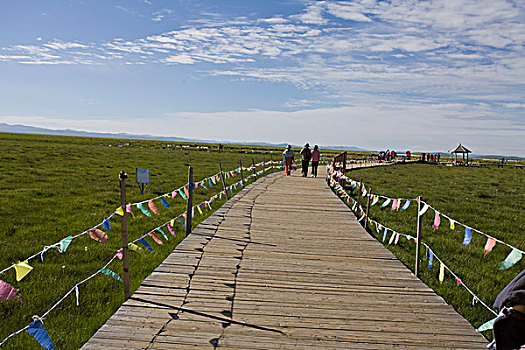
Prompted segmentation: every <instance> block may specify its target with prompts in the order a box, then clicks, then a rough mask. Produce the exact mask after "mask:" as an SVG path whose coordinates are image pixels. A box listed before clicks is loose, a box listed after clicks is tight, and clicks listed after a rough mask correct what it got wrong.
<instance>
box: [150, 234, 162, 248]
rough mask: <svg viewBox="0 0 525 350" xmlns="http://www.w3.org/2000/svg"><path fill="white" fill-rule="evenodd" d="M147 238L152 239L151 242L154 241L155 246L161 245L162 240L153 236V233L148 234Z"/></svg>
mask: <svg viewBox="0 0 525 350" xmlns="http://www.w3.org/2000/svg"><path fill="white" fill-rule="evenodd" d="M148 236H150V237H151V238H153V240H154V241H155V242H157V244H160V245H162V240H161V239H160V238H159V237H158V236H157V235H156V234H154V233H153V232H150V233H148Z"/></svg>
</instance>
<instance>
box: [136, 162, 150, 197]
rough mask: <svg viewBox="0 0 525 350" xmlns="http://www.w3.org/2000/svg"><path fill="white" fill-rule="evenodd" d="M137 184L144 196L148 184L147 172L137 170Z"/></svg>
mask: <svg viewBox="0 0 525 350" xmlns="http://www.w3.org/2000/svg"><path fill="white" fill-rule="evenodd" d="M137 184H138V185H139V188H140V192H142V194H144V191H145V190H146V187H148V184H149V170H148V169H141V168H137Z"/></svg>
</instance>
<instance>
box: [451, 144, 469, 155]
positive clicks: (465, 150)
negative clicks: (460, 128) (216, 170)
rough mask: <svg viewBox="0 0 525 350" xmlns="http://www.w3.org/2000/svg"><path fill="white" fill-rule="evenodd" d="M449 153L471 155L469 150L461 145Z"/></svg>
mask: <svg viewBox="0 0 525 350" xmlns="http://www.w3.org/2000/svg"><path fill="white" fill-rule="evenodd" d="M449 152H450V153H467V154H468V153H472V151H471V150H469V149H468V148H466V147H465V146H463V145H462V144H461V143H460V144H459V145H458V146H457V147H456V148H453V149H451V150H450V151H449Z"/></svg>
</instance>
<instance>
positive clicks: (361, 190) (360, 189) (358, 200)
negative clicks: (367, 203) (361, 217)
mask: <svg viewBox="0 0 525 350" xmlns="http://www.w3.org/2000/svg"><path fill="white" fill-rule="evenodd" d="M362 194H363V178H361V182H359V193H357V210H359V207H360V206H361V195H362Z"/></svg>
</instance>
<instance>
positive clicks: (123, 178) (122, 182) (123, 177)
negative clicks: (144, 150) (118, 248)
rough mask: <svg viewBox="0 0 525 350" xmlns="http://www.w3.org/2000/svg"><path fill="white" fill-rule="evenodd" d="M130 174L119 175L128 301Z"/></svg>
mask: <svg viewBox="0 0 525 350" xmlns="http://www.w3.org/2000/svg"><path fill="white" fill-rule="evenodd" d="M127 178H128V174H126V173H125V172H124V170H122V171H121V172H120V174H119V179H120V206H121V208H122V210H123V212H124V213H123V214H122V226H121V233H122V264H123V267H122V270H123V272H124V274H123V277H124V280H123V282H124V300H128V299H129V297H130V296H131V287H130V282H129V250H128V218H127V216H126V179H127Z"/></svg>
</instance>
